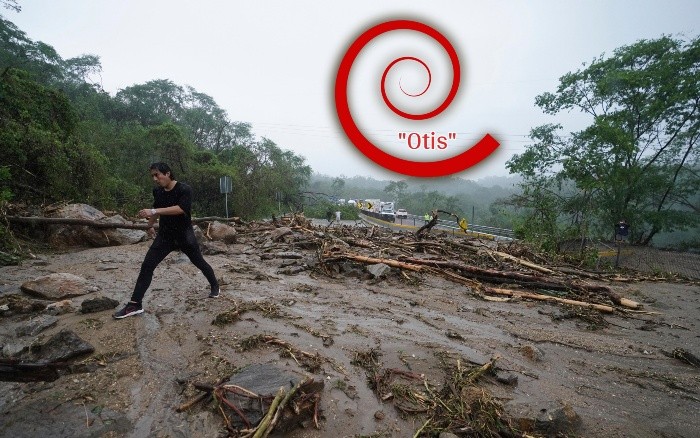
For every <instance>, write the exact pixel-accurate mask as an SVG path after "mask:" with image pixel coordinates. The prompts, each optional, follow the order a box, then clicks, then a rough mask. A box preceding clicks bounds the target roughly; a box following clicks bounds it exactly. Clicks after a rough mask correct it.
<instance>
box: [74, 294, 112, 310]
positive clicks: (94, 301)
mask: <svg viewBox="0 0 700 438" xmlns="http://www.w3.org/2000/svg"><path fill="white" fill-rule="evenodd" d="M118 305H119V301H117V300H113V299H112V298H107V297H96V298H91V299H88V300H85V301H83V302H82V304H81V305H80V312H81V313H95V312H102V311H103V310H109V309H114V308H115V307H117V306H118Z"/></svg>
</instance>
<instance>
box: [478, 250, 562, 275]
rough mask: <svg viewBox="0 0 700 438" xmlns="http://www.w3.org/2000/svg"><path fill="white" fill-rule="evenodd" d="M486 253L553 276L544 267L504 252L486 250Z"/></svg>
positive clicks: (551, 272) (552, 272)
mask: <svg viewBox="0 0 700 438" xmlns="http://www.w3.org/2000/svg"><path fill="white" fill-rule="evenodd" d="M487 251H488V252H492V253H493V254H496V255H497V256H499V257H501V258H504V259H508V260H512V261H514V262H516V263H519V264H521V265H523V266H527V267H528V268H530V269H534V270H535V271H539V272H543V273H545V274H550V275H553V274H554V271H552V270H551V269H549V268H545V267H544V266H540V265H537V264H535V263H532V262H528V261H527V260H523V259H521V258H518V257H515V256H512V255H510V254H506V253H505V252H500V251H490V250H487Z"/></svg>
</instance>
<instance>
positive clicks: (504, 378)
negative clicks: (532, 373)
mask: <svg viewBox="0 0 700 438" xmlns="http://www.w3.org/2000/svg"><path fill="white" fill-rule="evenodd" d="M496 380H497V381H498V382H500V383H503V384H504V385H509V386H516V385H517V384H518V376H516V375H515V374H513V373H508V372H505V371H496Z"/></svg>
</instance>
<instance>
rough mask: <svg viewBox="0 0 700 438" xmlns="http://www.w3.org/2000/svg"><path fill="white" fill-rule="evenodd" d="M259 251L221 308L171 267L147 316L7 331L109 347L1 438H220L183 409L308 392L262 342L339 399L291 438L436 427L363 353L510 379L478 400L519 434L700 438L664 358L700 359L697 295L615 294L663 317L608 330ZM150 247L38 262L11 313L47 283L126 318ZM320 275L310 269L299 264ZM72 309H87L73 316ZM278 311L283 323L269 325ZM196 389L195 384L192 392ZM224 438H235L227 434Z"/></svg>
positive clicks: (8, 414)
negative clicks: (536, 425) (199, 401)
mask: <svg viewBox="0 0 700 438" xmlns="http://www.w3.org/2000/svg"><path fill="white" fill-rule="evenodd" d="M254 242H255V241H254V236H240V239H239V243H237V244H234V245H229V246H228V253H227V254H220V255H208V256H205V257H206V258H207V260H208V261H209V262H210V263H211V264H212V266H213V267H214V269H215V271H216V273H217V276H218V277H219V278H220V279H221V280H222V285H223V286H222V297H221V298H219V299H207V298H206V295H207V292H208V290H207V289H208V285H207V283H206V280H205V279H204V277H203V275H202V274H201V273H200V272H199V271H198V270H197V269H196V268H195V267H194V266H193V265H192V264H191V263H189V261H187V259H186V258H185V257H184V256H183V255H181V254H179V253H173V254H171V255H170V256H169V257H168V258H167V259H166V260H165V261H164V262H163V263H162V264H161V265H160V266H159V267H158V269H157V270H156V273H155V276H154V282H153V284H152V287H151V289H150V290H149V292H148V293H147V294H146V297H145V300H144V308H145V310H146V311H145V313H144V314H142V315H139V316H135V317H130V318H126V319H124V320H113V319H112V317H111V314H112V311H104V312H99V313H93V314H81V313H77V312H76V313H69V314H65V315H61V316H60V320H59V322H58V324H57V325H56V326H54V327H52V328H50V329H48V330H46V331H44V332H42V333H41V334H40V335H39V336H38V337H36V338H26V339H24V340H21V339H18V338H17V337H16V335H15V330H16V327H18V326H19V325H21V324H24V323H26V319H27V318H29V317H30V316H31V315H10V316H4V317H0V344H5V343H8V342H26V343H31V342H42V341H43V340H46V339H48V338H49V337H50V336H52V335H53V334H55V333H57V332H58V331H60V330H62V329H66V328H68V329H71V330H73V331H74V332H76V333H77V334H78V335H79V336H80V337H81V338H83V339H84V340H86V341H88V342H89V343H91V344H92V345H93V346H94V347H95V350H96V351H95V353H94V354H92V355H91V356H90V357H88V358H84V359H82V360H83V361H86V362H91V363H93V364H95V363H96V364H97V368H96V369H95V370H94V371H92V372H88V373H79V374H69V375H65V376H62V377H61V378H59V379H58V380H56V381H54V382H50V383H41V382H40V383H11V382H0V418H1V419H2V420H1V421H0V436H6V437H38V436H41V437H53V436H55V437H88V436H95V437H98V436H114V437H116V436H128V437H147V436H148V437H150V436H153V437H209V436H218V435H219V434H221V433H222V432H224V427H223V423H222V419H221V416H220V415H219V413H218V412H217V411H216V410H215V409H214V407H213V405H211V404H209V405H196V406H195V407H193V408H192V409H190V410H188V411H186V412H181V413H178V412H176V411H175V408H176V407H177V406H178V405H180V404H182V403H184V402H186V401H187V400H190V399H191V398H192V397H194V396H196V395H197V394H198V393H199V392H198V391H197V390H195V389H194V388H193V387H192V385H191V384H189V383H187V382H188V381H198V382H206V383H212V384H213V383H216V382H217V381H219V380H220V379H221V378H223V377H225V376H228V375H230V374H232V373H233V372H235V371H236V370H238V369H241V368H243V367H245V366H247V365H250V364H257V363H274V364H276V365H277V366H279V367H282V368H285V369H289V370H292V371H294V372H299V373H302V374H309V372H308V371H307V370H306V369H304V368H302V367H300V366H299V365H298V364H297V363H296V362H295V360H294V358H291V357H281V356H280V351H279V349H276V348H274V347H272V346H262V347H259V348H254V349H251V350H248V351H241V348H240V345H239V343H240V341H242V340H244V339H246V338H248V337H250V336H253V335H258V334H265V335H271V336H274V337H277V338H279V339H281V340H283V341H286V342H288V343H289V344H291V345H293V346H294V347H296V348H297V349H299V350H302V351H305V352H309V353H318V354H319V355H320V357H321V358H322V359H323V363H322V365H321V369H320V371H318V372H316V373H313V374H311V375H312V377H314V379H316V380H323V381H324V382H325V389H324V390H323V392H322V400H321V409H322V417H321V422H320V430H317V429H315V428H314V427H313V426H312V425H311V424H309V423H306V427H305V428H302V429H297V430H296V431H294V432H290V433H288V434H287V435H286V436H290V437H346V436H347V437H351V436H373V437H380V436H386V437H410V436H413V434H414V432H415V431H416V430H417V429H418V428H419V427H421V425H422V424H423V423H424V421H425V418H424V417H422V416H421V415H420V414H417V415H413V416H406V417H404V416H402V415H400V414H399V412H398V411H397V410H396V409H395V407H394V401H393V400H391V399H389V400H386V401H382V400H379V399H378V398H377V396H376V395H375V394H374V393H373V392H372V390H371V389H370V388H369V386H368V383H367V378H366V374H365V370H364V369H362V368H360V367H358V366H356V365H354V364H353V363H352V362H353V360H354V359H355V358H356V357H357V353H361V352H368V351H375V352H378V353H380V356H378V357H379V360H380V362H381V366H382V367H383V368H395V369H401V370H406V371H410V372H413V373H417V374H424V375H425V377H426V379H427V381H428V382H430V383H431V384H434V385H437V386H439V385H441V384H442V382H444V380H445V373H446V371H445V368H444V363H445V361H446V360H447V361H450V360H457V359H458V358H459V359H460V360H461V361H463V362H462V363H468V362H470V363H479V364H480V363H485V362H487V361H488V360H490V359H492V358H493V357H495V356H500V358H499V359H498V360H497V362H496V364H497V366H498V367H499V369H501V370H505V372H508V373H511V374H513V375H514V376H516V377H517V384H515V385H506V384H502V383H498V382H497V381H496V380H495V379H493V378H491V377H486V378H484V379H482V380H480V382H479V384H480V385H482V386H483V387H484V388H486V389H487V390H488V391H490V392H491V393H492V394H493V396H495V397H497V399H498V400H499V401H500V402H502V403H503V404H504V406H505V408H506V410H507V412H508V413H509V414H511V415H512V416H513V417H514V418H520V417H522V418H534V417H536V416H537V415H538V414H540V413H541V410H542V409H548V410H549V411H552V410H554V409H555V408H557V407H561V406H564V405H569V406H570V407H572V408H573V410H574V411H575V412H576V413H577V414H578V415H579V416H580V418H581V426H580V429H579V430H578V433H577V436H582V437H695V436H698V435H697V434H698V430H700V416H698V414H697V413H698V412H699V411H700V369H698V368H695V367H692V366H691V365H688V364H686V363H683V362H682V361H680V360H678V359H673V358H670V357H668V356H666V355H665V354H664V352H667V353H668V352H671V351H672V350H674V349H675V348H683V349H685V350H686V351H688V352H691V353H693V354H695V355H700V286H699V285H698V284H697V283H695V284H693V283H690V282H685V283H683V282H674V283H664V282H637V283H610V284H609V285H610V286H611V287H613V288H614V290H615V291H616V292H618V293H619V294H620V295H622V296H625V297H628V298H631V299H633V300H636V301H639V302H641V303H642V304H643V305H644V309H645V310H648V311H652V312H656V313H655V314H651V315H650V314H634V315H632V314H628V315H625V314H621V313H616V314H614V315H604V316H602V315H600V314H598V313H591V312H581V311H576V310H573V309H570V308H565V307H562V306H559V305H554V304H546V303H542V302H528V301H511V302H491V301H485V300H483V299H481V298H479V297H477V296H475V295H473V294H472V293H471V291H470V290H469V289H468V288H467V287H466V286H462V285H459V284H456V283H453V282H450V281H448V280H446V279H443V278H439V277H436V276H430V275H426V274H420V275H418V274H413V273H409V274H407V275H402V274H401V273H400V272H398V271H396V270H394V271H392V272H391V273H389V275H388V276H387V277H386V278H384V279H380V280H377V279H370V278H369V277H368V276H366V275H364V274H363V271H362V267H361V266H359V265H358V266H350V265H346V266H345V268H344V270H343V271H342V272H335V271H330V273H331V274H332V275H331V276H329V275H327V274H326V273H324V272H322V271H321V270H319V269H312V270H307V271H305V272H302V273H299V274H296V275H286V274H283V273H279V272H278V271H280V265H281V262H282V260H280V259H271V260H261V258H260V256H259V255H260V252H259V250H258V249H257V248H256V246H255V244H254ZM149 244H150V242H144V243H139V244H136V245H129V246H121V247H109V248H98V249H86V250H82V251H78V252H68V253H64V254H54V255H41V256H40V257H39V259H37V260H33V261H26V262H24V263H23V264H22V265H21V266H13V267H2V268H0V291H1V293H0V298H1V297H2V296H3V295H7V294H10V293H18V292H19V286H20V284H22V283H23V282H24V281H26V280H31V279H34V278H36V277H38V276H40V275H44V274H48V273H51V272H67V273H72V274H76V275H80V276H83V277H84V278H87V279H88V280H89V281H90V282H91V283H92V284H93V285H96V286H98V287H99V288H100V291H99V292H95V293H93V294H91V295H88V296H86V297H84V298H89V297H91V296H93V297H94V296H96V295H103V296H107V297H111V298H115V299H117V300H119V301H121V302H126V301H127V300H128V298H129V295H130V292H131V288H132V287H133V283H134V281H135V279H136V276H137V274H138V269H139V265H140V263H141V260H142V258H143V256H144V254H145V252H146V250H147V248H148V245H149ZM303 253H304V254H305V257H307V258H308V259H313V258H314V257H315V252H314V251H303ZM74 301H75V302H76V304H79V303H80V301H81V300H80V299H76V300H74ZM243 303H257V304H258V309H257V310H255V309H253V310H250V311H248V312H246V313H244V314H243V315H242V316H241V318H240V319H239V320H237V321H234V322H232V323H230V324H227V325H224V326H223V327H218V326H216V325H213V324H212V320H213V319H214V318H215V317H216V315H218V314H220V313H222V312H224V311H226V310H228V309H230V308H232V307H233V306H234V305H235V304H238V305H240V304H243ZM264 309H268V310H274V311H265V310H264ZM181 382H184V383H181ZM224 435H225V434H224Z"/></svg>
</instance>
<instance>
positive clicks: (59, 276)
mask: <svg viewBox="0 0 700 438" xmlns="http://www.w3.org/2000/svg"><path fill="white" fill-rule="evenodd" d="M21 288H22V291H23V292H24V293H26V294H29V295H33V296H36V297H39V298H42V299H45V300H51V301H58V300H63V299H66V298H73V297H79V296H82V295H85V294H88V293H90V292H95V291H96V290H98V288H97V287H95V286H90V285H89V284H88V282H87V280H86V279H84V278H83V277H79V276H77V275H73V274H68V273H65V272H61V273H55V274H48V275H43V276H41V277H38V278H36V279H34V280H30V281H25V282H24V283H22V286H21Z"/></svg>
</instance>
